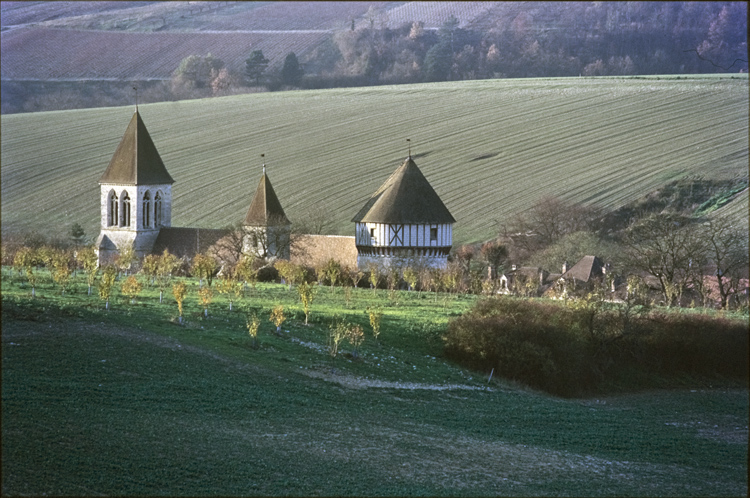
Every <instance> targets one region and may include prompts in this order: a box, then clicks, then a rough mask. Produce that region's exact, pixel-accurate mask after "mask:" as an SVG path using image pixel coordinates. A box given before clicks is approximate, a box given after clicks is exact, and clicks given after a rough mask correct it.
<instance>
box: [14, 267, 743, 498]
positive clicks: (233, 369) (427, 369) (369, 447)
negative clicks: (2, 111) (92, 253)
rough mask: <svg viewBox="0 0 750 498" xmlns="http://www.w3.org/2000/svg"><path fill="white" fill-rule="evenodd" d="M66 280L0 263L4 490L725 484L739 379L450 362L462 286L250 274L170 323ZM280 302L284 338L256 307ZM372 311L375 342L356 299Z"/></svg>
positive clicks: (732, 461) (696, 491)
mask: <svg viewBox="0 0 750 498" xmlns="http://www.w3.org/2000/svg"><path fill="white" fill-rule="evenodd" d="M78 279H79V280H78V283H76V284H75V286H74V287H73V289H71V291H69V292H68V294H67V295H66V296H65V297H62V298H61V297H60V296H59V295H58V293H57V291H56V290H55V289H54V287H53V286H52V284H51V282H49V279H48V277H47V276H45V275H43V278H42V282H41V283H40V284H39V286H38V287H37V298H35V299H34V300H31V299H30V290H29V289H28V287H26V286H22V284H21V282H20V281H19V279H17V278H15V277H12V276H11V275H10V273H9V270H8V269H5V268H4V269H3V279H2V291H3V292H2V296H3V324H2V354H3V363H2V386H3V389H2V421H3V423H2V452H3V453H2V492H3V494H4V495H29V494H30V495H42V494H49V495H101V494H104V495H157V494H158V495H191V496H196V495H245V496H247V495H266V496H267V495H297V496H306V495H309V496H313V495H319V496H320V495H324V496H332V495H368V496H376V495H399V496H407V495H423V496H438V495H442V496H456V495H464V496H480V495H485V496H497V495H537V496H538V495H544V496H570V495H573V496H607V495H608V496H644V495H650V496H653V495H669V496H691V495H692V496H709V495H710V496H720V495H725V496H739V495H745V494H747V426H748V393H747V389H727V388H720V389H710V388H709V387H708V386H706V385H703V384H700V383H696V384H695V385H693V386H689V387H688V388H685V389H680V390H671V391H665V390H659V391H653V392H645V393H640V394H627V395H617V396H603V397H599V398H596V399H593V398H592V399H575V400H564V399H559V398H554V397H551V396H547V395H542V394H539V393H536V392H532V391H529V390H526V389H522V388H520V387H518V386H515V385H510V384H508V383H506V382H503V381H498V380H497V379H496V378H495V379H493V380H492V381H491V382H488V379H487V376H486V375H484V374H477V373H472V372H468V371H465V370H462V369H460V368H458V367H456V366H455V365H453V364H451V363H449V362H447V361H446V360H445V359H444V358H442V356H441V341H440V335H441V332H442V330H443V328H444V326H445V324H446V323H447V322H448V320H449V319H451V317H454V316H457V315H458V314H460V313H462V312H463V311H465V310H466V309H467V308H468V307H469V306H470V305H471V304H472V302H473V298H471V297H459V298H455V297H451V298H447V299H446V297H445V296H443V295H441V296H438V297H437V298H436V297H435V296H434V295H433V294H429V293H424V294H421V295H418V294H417V293H406V292H397V293H395V294H393V295H391V296H389V293H388V292H387V291H377V292H375V293H373V292H372V291H370V290H367V289H357V290H354V292H352V296H351V302H350V304H349V305H347V304H346V303H345V299H344V291H343V289H341V288H338V289H336V292H335V293H331V292H330V291H329V289H327V288H326V289H321V290H320V292H319V294H318V297H317V300H316V301H315V304H314V306H313V311H312V316H311V325H310V326H308V327H305V326H304V325H302V321H303V318H304V316H303V314H302V311H301V308H300V306H299V304H297V300H296V293H295V292H294V290H292V291H289V290H287V289H286V287H284V286H281V285H278V284H259V285H258V288H257V289H256V290H254V291H251V292H250V294H249V296H248V298H247V299H246V300H245V301H244V302H243V303H238V306H239V307H240V308H242V309H253V310H255V311H256V312H258V313H260V314H261V316H262V317H263V323H262V325H261V331H260V334H259V337H260V341H261V345H260V347H259V348H258V349H252V348H251V347H250V339H249V337H248V335H247V331H246V330H245V328H244V315H243V314H242V313H240V312H238V311H237V310H236V309H235V311H233V312H229V311H228V309H227V308H228V306H227V303H226V300H225V298H223V297H217V298H216V300H215V302H214V303H213V304H212V306H211V309H210V316H209V318H208V319H204V318H202V317H201V309H200V307H199V305H198V303H197V297H196V292H195V290H196V289H195V288H196V287H197V285H196V284H195V283H194V282H193V283H191V285H192V290H191V294H190V297H189V298H188V300H187V301H186V313H185V316H186V321H187V324H186V325H185V326H178V325H176V324H175V323H174V318H175V316H176V314H177V307H176V305H175V303H174V300H173V299H172V298H171V296H167V297H166V298H165V302H164V303H163V304H159V302H158V295H157V292H156V291H155V290H154V289H149V290H147V291H145V292H144V293H143V295H142V296H141V297H140V298H139V299H138V302H137V304H135V305H130V304H128V302H127V299H125V298H123V297H120V296H118V297H116V298H115V299H114V300H113V302H112V309H111V310H110V311H109V312H106V311H104V310H103V305H102V303H101V301H99V300H98V298H97V297H94V296H91V297H89V296H87V295H86V290H85V286H84V284H83V283H82V281H81V280H80V279H81V277H80V276H79V277H78ZM277 303H280V304H283V305H284V306H285V307H286V309H287V312H288V314H289V315H290V318H289V319H288V320H287V322H285V323H284V324H283V327H282V328H283V330H285V332H283V333H282V335H283V336H282V337H279V336H277V335H275V334H274V333H272V329H273V328H274V327H273V325H272V324H271V323H270V322H268V321H267V319H266V318H267V316H268V313H267V312H268V310H269V309H270V307H272V306H273V305H274V304H277ZM375 304H377V305H380V306H382V307H383V310H384V319H383V331H382V334H381V337H380V344H376V343H375V342H374V341H373V340H372V337H371V335H370V333H369V326H368V325H367V317H366V315H365V314H364V310H365V308H366V307H367V306H368V305H375ZM334 315H339V316H346V317H347V319H348V320H351V321H357V322H359V323H361V324H363V325H365V328H366V330H367V339H366V340H365V343H364V344H363V346H362V348H361V355H360V359H359V360H356V361H355V360H353V359H352V358H351V356H350V355H349V354H348V353H349V352H351V347H349V346H348V345H346V346H344V348H343V349H344V351H343V353H342V355H341V356H340V357H339V358H338V359H337V360H336V365H335V366H336V373H335V374H332V373H331V361H330V357H329V356H328V355H327V352H326V342H325V334H326V330H327V324H328V323H329V322H330V320H331V319H332V318H333V316H334Z"/></svg>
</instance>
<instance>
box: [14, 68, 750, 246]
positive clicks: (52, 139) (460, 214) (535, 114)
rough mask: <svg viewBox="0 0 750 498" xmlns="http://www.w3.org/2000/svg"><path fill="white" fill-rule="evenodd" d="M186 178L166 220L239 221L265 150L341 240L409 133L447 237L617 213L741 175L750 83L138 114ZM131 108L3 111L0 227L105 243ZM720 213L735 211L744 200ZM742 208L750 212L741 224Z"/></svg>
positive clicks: (235, 104) (625, 84)
mask: <svg viewBox="0 0 750 498" xmlns="http://www.w3.org/2000/svg"><path fill="white" fill-rule="evenodd" d="M140 111H141V115H142V116H143V119H144V121H145V123H146V126H147V127H148V129H149V131H150V133H151V136H152V138H153V140H154V142H155V144H156V146H157V148H158V149H159V152H160V154H161V157H162V159H163V160H164V163H165V164H166V166H167V168H168V169H169V172H170V174H171V175H172V177H173V178H174V179H175V181H176V183H175V185H174V187H173V215H172V223H173V225H174V226H199V227H217V226H223V225H228V224H230V223H233V222H236V221H239V220H241V219H242V217H243V216H244V214H245V212H246V210H247V208H248V206H249V203H250V198H251V196H252V193H253V190H254V188H255V185H256V183H257V181H258V178H259V175H260V167H261V164H260V154H261V153H265V155H266V163H267V165H268V174H269V177H270V179H271V181H272V182H273V185H274V188H275V190H276V193H277V194H278V196H279V198H280V199H281V202H282V204H283V206H284V209H285V211H286V213H287V215H288V216H289V217H290V219H292V221H294V220H295V219H300V218H301V217H303V216H304V215H305V213H306V212H308V211H309V210H310V208H312V207H316V206H320V207H322V208H323V209H324V210H325V211H326V212H328V213H330V217H331V219H332V220H333V226H334V231H335V233H337V234H341V235H352V234H353V224H352V223H351V222H350V220H351V217H352V216H353V215H354V214H355V213H356V212H357V210H358V209H359V208H360V207H361V206H362V204H363V203H364V201H365V200H366V199H367V198H368V197H369V196H370V195H371V194H372V192H374V191H375V189H377V187H378V186H379V185H380V184H381V183H382V182H383V181H384V180H385V179H386V178H387V177H388V175H390V173H391V172H392V171H393V170H394V169H395V168H396V167H397V166H398V165H399V164H400V163H401V162H402V161H403V159H404V156H405V155H406V152H407V151H406V142H405V140H406V138H410V139H411V143H412V149H413V151H414V154H415V159H416V162H417V164H418V165H419V167H420V168H421V169H422V171H423V173H424V174H425V176H426V177H427V178H428V180H429V181H430V182H431V183H432V185H433V187H434V188H435V189H436V191H437V192H438V194H439V195H440V196H441V197H442V199H443V201H444V202H445V204H446V206H447V207H448V209H449V210H450V211H451V212H452V214H453V216H454V217H455V218H456V220H457V223H456V226H455V232H454V242H455V243H463V242H469V241H477V240H486V239H488V238H491V237H493V236H494V235H495V234H496V232H497V227H498V223H501V222H502V221H503V220H504V219H506V218H507V217H508V216H510V215H512V214H515V213H518V212H521V211H523V210H525V209H527V208H529V207H530V206H531V205H532V204H533V203H534V202H535V201H537V200H538V199H540V198H541V197H543V196H547V195H554V196H559V197H561V198H563V199H566V200H569V201H575V202H581V203H586V204H589V203H590V204H594V205H597V206H600V207H603V208H607V209H614V208H617V207H619V206H622V205H623V204H625V203H627V202H630V201H633V200H635V199H637V198H639V197H641V196H642V195H643V194H644V193H647V192H650V191H652V190H655V189H657V188H658V187H660V186H662V185H663V184H665V183H666V182H668V181H670V180H674V179H678V178H681V177H683V176H686V175H711V176H712V177H715V178H732V177H735V176H738V175H741V176H745V175H747V164H748V81H747V78H746V77H744V78H740V79H734V78H731V79H730V78H728V77H718V76H706V77H695V78H690V79H675V78H651V79H638V78H633V79H610V78H560V79H516V80H495V81H472V82H454V83H434V84H418V85H400V86H384V87H375V88H354V89H336V90H317V91H311V90H310V91H294V92H284V93H265V94H254V95H243V96H235V97H225V98H216V99H204V100H196V101H183V102H170V103H160V104H150V105H143V106H141V107H140ZM132 113H133V108H132V107H130V106H128V107H121V108H107V109H89V110H75V111H59V112H48V113H33V114H16V115H8V116H2V118H1V121H0V123H2V136H3V140H2V228H3V232H6V231H9V230H17V231H20V230H39V231H44V232H47V233H53V234H59V235H65V234H67V232H68V230H69V227H70V225H71V224H72V223H74V222H78V223H80V224H81V225H82V226H83V227H84V229H85V231H86V233H87V234H88V235H89V236H95V235H96V234H97V233H98V224H99V186H98V184H97V180H98V179H99V177H100V176H101V174H102V172H103V171H104V169H105V168H106V166H107V164H108V162H109V160H110V158H111V156H112V154H113V153H114V151H115V148H116V147H117V144H118V143H119V141H120V139H121V137H122V134H123V132H124V131H125V127H126V126H127V123H128V120H129V119H130V117H131V115H132ZM743 202H744V203H745V204H744V205H745V206H747V193H745V194H743V195H741V196H739V197H738V199H736V200H735V201H733V202H731V203H730V204H728V205H727V206H725V207H724V208H722V209H725V210H727V211H728V212H732V213H734V214H735V216H739V217H741V216H743V211H742V210H741V209H734V207H733V205H734V204H739V203H743ZM744 214H745V215H746V212H745V213H744Z"/></svg>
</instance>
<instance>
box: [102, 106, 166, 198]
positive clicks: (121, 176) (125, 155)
mask: <svg viewBox="0 0 750 498" xmlns="http://www.w3.org/2000/svg"><path fill="white" fill-rule="evenodd" d="M99 183H113V184H117V185H158V184H164V183H170V184H171V183H174V180H173V179H172V177H171V176H169V173H167V168H166V167H165V166H164V163H163V162H162V160H161V157H160V156H159V152H158V151H157V150H156V146H155V145H154V142H153V141H152V140H151V136H150V135H149V134H148V130H147V129H146V125H145V124H143V120H142V119H141V115H140V114H139V113H138V111H136V112H135V114H133V119H131V120H130V124H128V128H127V129H126V130H125V135H124V136H123V137H122V140H121V141H120V145H118V146H117V150H116V151H115V154H114V155H113V156H112V160H111V161H110V162H109V166H107V170H106V171H105V172H104V174H103V175H102V177H101V178H99Z"/></svg>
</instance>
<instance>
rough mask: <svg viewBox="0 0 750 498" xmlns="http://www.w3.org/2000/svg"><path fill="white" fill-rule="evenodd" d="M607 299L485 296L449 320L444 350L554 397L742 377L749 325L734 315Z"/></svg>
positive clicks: (744, 375)
mask: <svg viewBox="0 0 750 498" xmlns="http://www.w3.org/2000/svg"><path fill="white" fill-rule="evenodd" d="M627 319H628V327H627V329H626V328H625V327H624V316H623V313H622V310H621V309H620V308H619V307H618V306H617V305H614V304H611V303H609V306H608V307H607V308H602V309H601V310H599V311H598V312H595V313H592V312H588V313H585V312H582V311H581V310H580V308H578V309H577V308H576V307H574V306H567V305H565V304H563V303H555V302H544V301H531V300H525V299H517V298H510V297H502V298H499V299H498V298H494V299H485V300H482V301H479V302H477V303H476V304H475V306H474V308H473V309H472V310H471V311H470V312H468V313H466V314H464V316H462V317H459V318H457V319H455V320H453V321H451V322H450V324H449V326H448V329H447V331H446V333H445V335H444V337H443V340H444V347H445V354H446V356H447V357H448V358H450V359H452V360H455V361H457V362H459V363H461V364H463V365H465V366H467V367H469V368H472V369H475V370H479V371H483V372H487V373H489V372H490V371H492V369H494V375H496V376H500V377H503V378H506V379H509V380H513V381H516V382H519V383H522V384H525V385H527V386H529V387H532V388H535V389H539V390H543V391H546V392H549V393H552V394H555V395H560V396H581V395H587V394H594V393H597V392H604V391H610V390H612V389H613V388H614V389H616V390H633V389H638V388H643V387H649V386H651V387H656V386H662V385H665V383H666V384H672V385H673V384H675V383H676V382H681V381H684V380H685V379H686V378H687V379H691V380H694V381H705V382H710V381H713V380H725V381H726V380H728V381H730V382H736V381H742V382H745V383H746V382H747V379H748V373H747V371H748V370H747V369H748V359H747V351H748V330H747V324H746V323H743V322H742V321H739V320H729V319H726V318H723V317H712V316H708V315H699V314H679V313H663V312H659V313H657V312H652V313H650V314H645V315H639V316H636V317H633V316H629V317H628V318H627Z"/></svg>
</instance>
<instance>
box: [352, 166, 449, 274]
mask: <svg viewBox="0 0 750 498" xmlns="http://www.w3.org/2000/svg"><path fill="white" fill-rule="evenodd" d="M352 221H353V222H354V223H355V243H356V246H357V266H358V267H359V268H360V269H366V268H367V267H368V266H369V265H370V264H376V265H378V266H381V267H385V268H389V267H393V266H397V267H403V266H406V265H412V264H421V265H425V266H429V267H434V268H445V267H446V266H447V264H448V253H449V252H450V250H451V246H452V245H453V223H455V221H456V220H455V219H454V218H453V216H452V215H451V213H450V211H448V208H447V207H445V204H443V201H442V200H440V197H439V196H438V194H437V193H436V192H435V190H434V189H433V188H432V185H430V183H429V182H428V181H427V178H425V176H424V175H423V174H422V172H421V171H420V169H419V168H418V167H417V165H416V163H415V162H414V160H413V159H412V158H411V156H409V157H408V158H407V159H406V160H405V161H404V163H403V164H402V165H401V166H400V167H399V168H398V169H397V170H396V171H395V172H394V173H393V174H392V175H391V176H390V178H388V180H386V181H385V183H383V185H382V186H381V187H380V188H379V189H378V190H377V191H375V193H374V194H373V195H372V197H370V199H369V200H368V201H367V202H366V203H365V205H364V206H363V207H362V209H361V210H360V211H359V212H358V213H357V215H356V216H354V218H352Z"/></svg>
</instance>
